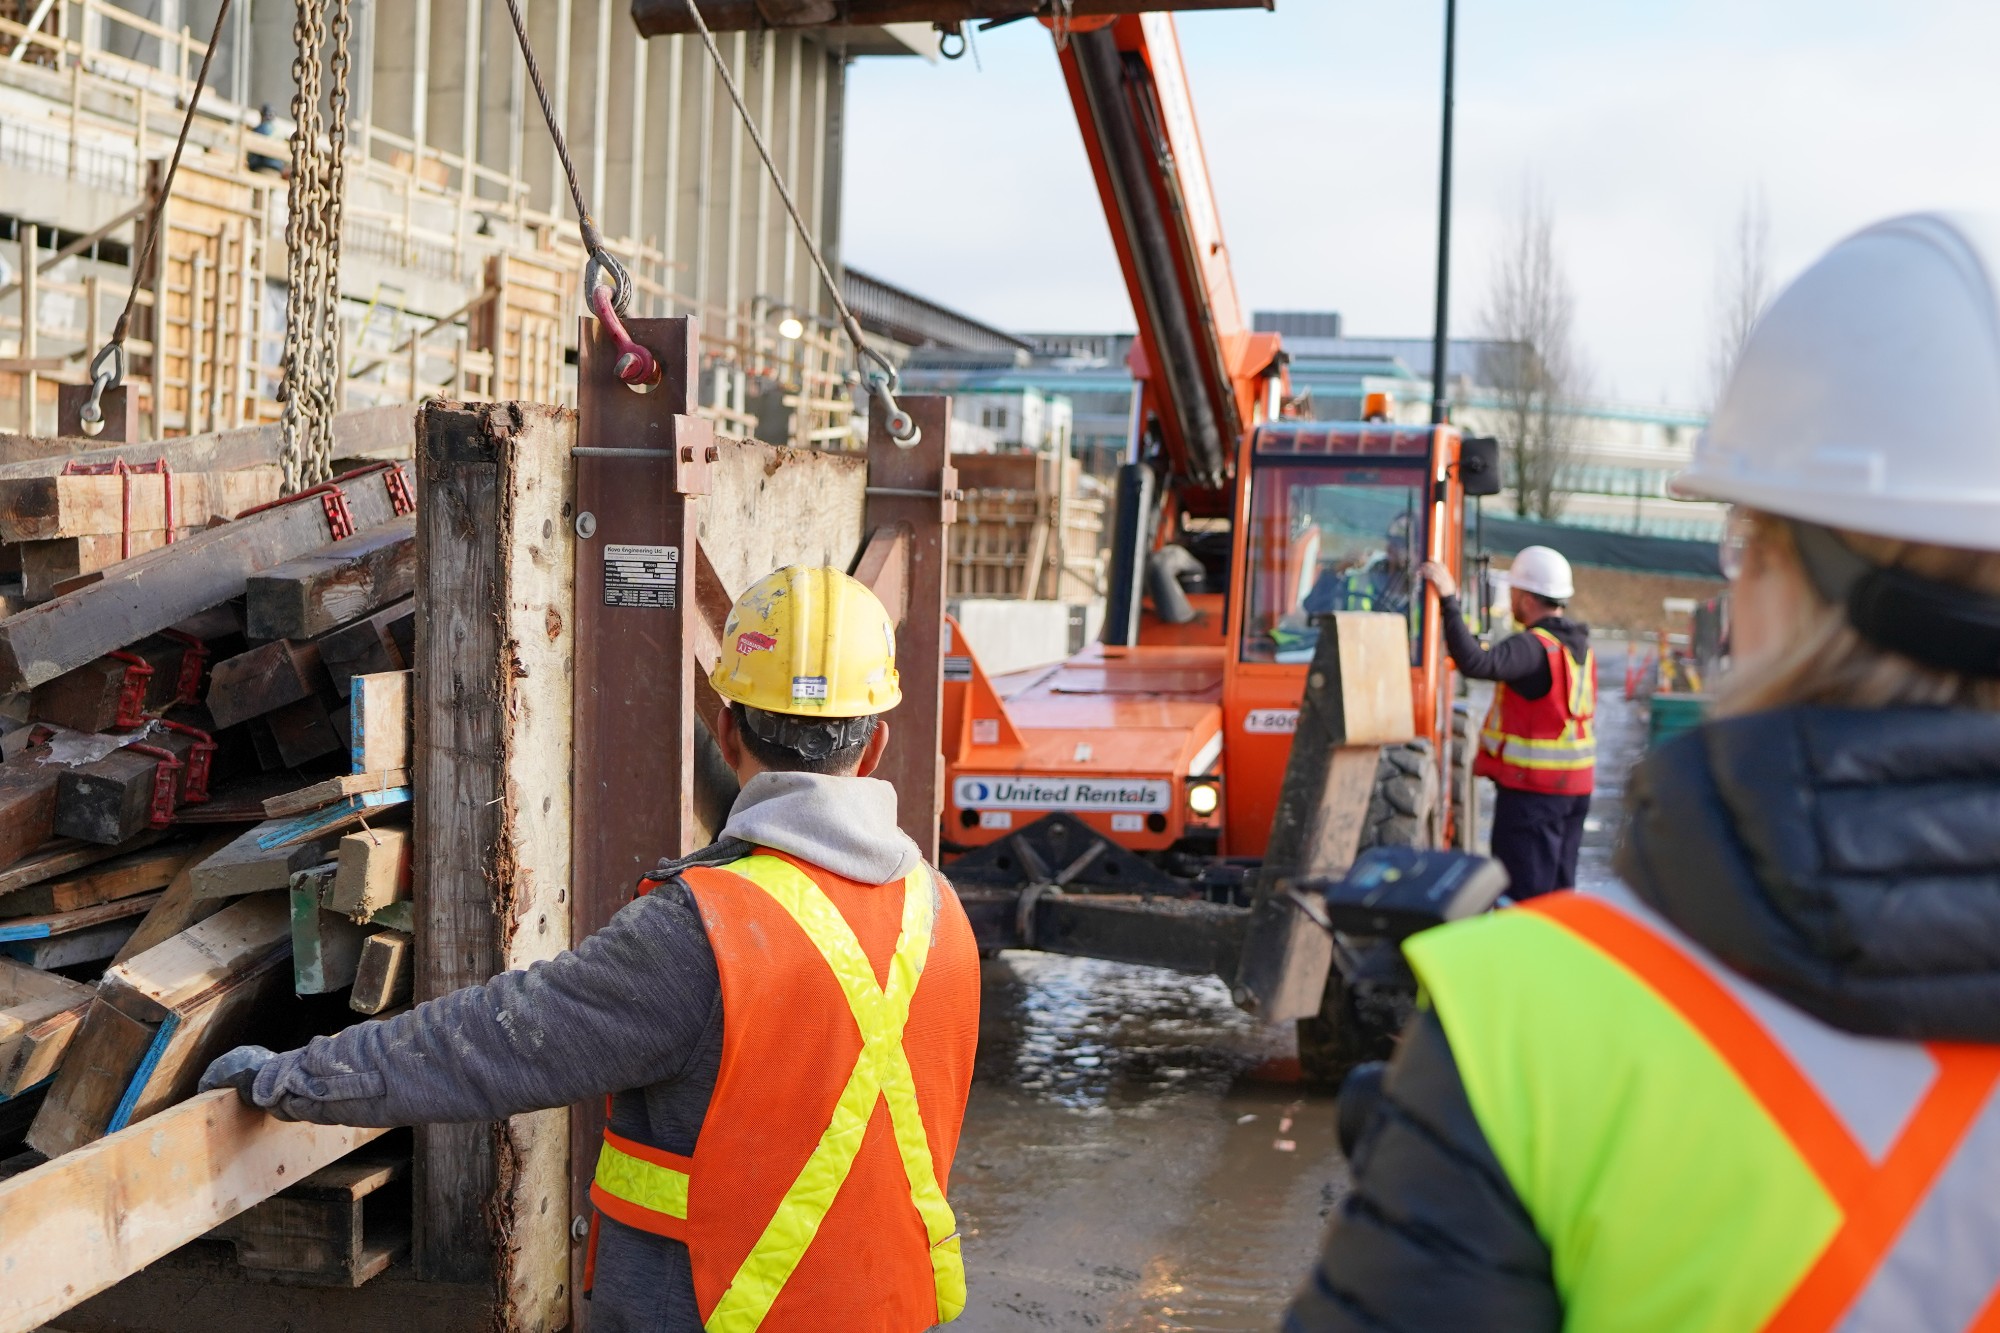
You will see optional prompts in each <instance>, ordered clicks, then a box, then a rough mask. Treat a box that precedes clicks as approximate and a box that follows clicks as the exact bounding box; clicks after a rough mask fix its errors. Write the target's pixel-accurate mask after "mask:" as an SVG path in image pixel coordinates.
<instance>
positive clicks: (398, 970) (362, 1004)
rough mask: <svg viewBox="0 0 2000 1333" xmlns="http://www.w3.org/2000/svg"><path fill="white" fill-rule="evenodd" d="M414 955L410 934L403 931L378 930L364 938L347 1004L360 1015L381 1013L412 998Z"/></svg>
mask: <svg viewBox="0 0 2000 1333" xmlns="http://www.w3.org/2000/svg"><path fill="white" fill-rule="evenodd" d="M414 954H415V950H414V949H413V948H412V947H411V945H410V937H409V936H408V935H406V934H405V933H403V932H402V931H400V930H378V931H376V932H375V933H374V934H372V935H370V936H369V937H368V938H367V939H365V940H363V941H362V942H361V958H360V961H359V962H357V963H356V964H355V968H354V986H353V988H352V989H351V990H349V991H348V996H347V1007H348V1008H350V1009H352V1010H354V1012H356V1013H358V1014H379V1013H381V1012H382V1011H383V1010H384V1009H391V1008H394V1007H395V1006H396V1005H399V1004H401V1003H403V1002H404V1001H405V1000H407V999H409V998H410V980H411V961H412V959H413V956H414Z"/></svg>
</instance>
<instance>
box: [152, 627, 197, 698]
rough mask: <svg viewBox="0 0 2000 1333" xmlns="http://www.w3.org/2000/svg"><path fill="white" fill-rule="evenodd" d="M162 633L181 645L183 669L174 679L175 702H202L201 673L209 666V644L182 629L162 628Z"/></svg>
mask: <svg viewBox="0 0 2000 1333" xmlns="http://www.w3.org/2000/svg"><path fill="white" fill-rule="evenodd" d="M160 633H161V635H162V636H163V637H165V638H169V639H172V640H173V641H174V642H175V643H178V644H180V645H181V670H180V675H179V676H178V677H177V678H176V679H175V681H174V702H175V703H177V704H198V703H200V702H201V673H202V672H203V671H205V670H206V669H207V668H208V645H207V644H205V643H203V642H202V641H201V640H200V639H197V638H196V637H195V636H194V635H192V634H188V633H185V632H184V631H181V630H177V629H169V630H161V631H160Z"/></svg>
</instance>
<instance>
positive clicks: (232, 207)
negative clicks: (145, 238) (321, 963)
mask: <svg viewBox="0 0 2000 1333" xmlns="http://www.w3.org/2000/svg"><path fill="white" fill-rule="evenodd" d="M150 170H151V176H150V180H149V184H148V189H149V190H150V191H151V192H152V193H153V194H154V196H155V197H157V195H158V193H159V190H160V186H161V182H162V179H163V177H164V174H165V164H164V163H162V162H158V161H155V162H153V163H152V164H150ZM270 209H271V187H270V186H269V185H266V184H263V183H261V182H259V181H256V180H252V179H249V178H247V177H244V176H241V175H237V174H235V173H231V172H227V171H221V170H217V169H215V168H213V167H209V166H206V165H204V164H202V163H200V162H199V161H191V160H187V161H183V162H182V163H181V167H180V170H179V172H178V173H176V175H175V177H174V188H173V194H172V197H171V198H170V199H169V201H168V203H167V208H166V211H165V215H164V217H163V218H162V221H161V224H160V225H161V231H160V236H159V244H158V247H157V249H156V250H155V252H154V255H153V265H152V272H151V273H150V274H148V275H147V278H146V281H147V286H148V288H149V289H150V291H151V292H152V297H153V304H152V313H151V316H150V321H151V328H150V329H149V336H150V337H151V338H152V341H153V344H154V351H153V354H152V356H151V357H150V361H151V366H150V368H149V371H148V373H147V374H146V375H145V378H147V379H149V380H150V381H151V384H152V389H153V409H154V418H155V430H154V433H155V434H156V435H166V434H169V433H171V434H193V433H196V432H200V431H212V430H220V429H226V428H228V427H232V426H243V425H254V424H256V423H257V422H259V421H262V420H266V419H271V418H273V417H275V415H276V410H277V405H276V404H275V403H270V402H267V401H265V400H264V399H263V398H262V397H261V395H260V394H259V392H258V388H259V386H258V359H259V349H260V347H261V346H262V341H263V337H264V333H265V329H264V319H265V306H264V284H265V276H266V265H267V260H268V254H269V246H268V240H269V238H268V235H267V232H268V227H269V218H270ZM135 378H137V377H135Z"/></svg>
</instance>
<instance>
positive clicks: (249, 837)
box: [193, 824, 340, 899]
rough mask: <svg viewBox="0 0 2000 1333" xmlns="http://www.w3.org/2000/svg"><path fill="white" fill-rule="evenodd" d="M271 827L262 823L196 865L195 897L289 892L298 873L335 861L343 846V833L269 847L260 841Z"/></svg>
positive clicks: (224, 896) (328, 834) (338, 832)
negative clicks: (341, 834)
mask: <svg viewBox="0 0 2000 1333" xmlns="http://www.w3.org/2000/svg"><path fill="white" fill-rule="evenodd" d="M268 828H269V826H268V825H263V824H260V825H258V826H257V827H256V828H253V829H250V830H248V831H246V832H244V833H241V834H239V835H238V836H237V837H236V838H235V839H234V840H232V841H231V842H230V843H229V844H228V845H227V846H225V847H223V848H222V849H221V850H220V851H218V852H216V853H214V854H213V855H212V856H209V857H207V858H206V859H204V860H202V861H200V862H197V863H196V865H195V867H194V870H193V875H194V896H195V897H196V898H197V899H200V898H235V897H240V896H241V895H243V894H246V893H260V892H262V891H264V890H266V889H289V888H290V887H291V886H292V876H293V875H294V874H295V873H297V872H298V871H301V870H304V869H306V868H307V867H308V866H316V865H318V864H319V863H320V862H322V861H329V860H332V859H333V855H334V852H335V851H336V850H337V849H338V848H339V846H340V831H334V832H331V833H326V834H324V835H322V836H319V837H315V838H310V839H308V840H306V841H304V842H295V843H291V844H289V845H287V846H284V847H266V846H263V845H262V844H261V843H260V842H259V839H260V838H261V837H262V835H263V834H264V833H265V832H267V831H268Z"/></svg>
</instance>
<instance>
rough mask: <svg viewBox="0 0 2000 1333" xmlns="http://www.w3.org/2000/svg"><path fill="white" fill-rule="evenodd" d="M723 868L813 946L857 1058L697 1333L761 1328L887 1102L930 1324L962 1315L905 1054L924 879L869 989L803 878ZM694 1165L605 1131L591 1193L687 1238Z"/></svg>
mask: <svg viewBox="0 0 2000 1333" xmlns="http://www.w3.org/2000/svg"><path fill="white" fill-rule="evenodd" d="M726 869H727V870H728V871H729V872H731V873H733V874H736V875H740V876H742V877H743V878H744V879H747V880H749V881H750V882H751V883H753V884H755V885H756V886H757V887H758V888H760V889H762V890H763V891H764V892H765V893H766V894H768V895H769V896H770V897H771V898H772V899H773V900H774V901H775V902H776V903H778V905H779V906H781V907H782V908H783V909H784V911H785V913H786V915H787V916H789V917H790V918H791V919H792V920H793V921H794V922H795V923H797V925H798V927H799V929H800V930H801V931H803V932H804V933H805V935H806V936H807V938H808V939H810V940H811V941H812V944H813V947H814V949H815V950H817V951H818V953H819V955H820V957H821V958H822V959H823V960H824V961H825V963H826V965H827V967H828V968H829V969H830V970H831V971H832V973H833V975H834V978H835V979H836V980H837V981H838V982H839V984H840V989H841V992H842V994H843V996H844V997H845V998H846V1001H847V1005H848V1009H849V1010H850V1012H851V1013H852V1015H853V1018H854V1022H855V1025H856V1027H857V1028H858V1029H859V1031H860V1033H861V1039H862V1049H861V1053H860V1056H859V1058H858V1059H856V1061H855V1064H854V1068H853V1071H852V1072H851V1073H850V1074H849V1075H848V1077H847V1082H846V1086H845V1088H844V1089H843V1091H842V1092H841V1094H840V1097H839V1100H838V1102H837V1103H836V1104H835V1106H834V1109H833V1114H832V1118H831V1120H830V1121H829V1122H828V1124H827V1126H826V1128H825V1130H824V1131H823V1132H822V1134H821V1135H820V1139H819V1142H818V1144H817V1146H816V1147H815V1148H814V1149H813V1151H812V1154H811V1156H810V1158H809V1159H808V1160H807V1162H806V1164H805V1167H804V1169H803V1170H801V1171H800V1172H799V1175H798V1177H797V1179H795V1180H794V1181H793V1182H792V1185H791V1187H790V1188H789V1189H788V1190H787V1191H786V1192H785V1196H784V1198H783V1200H782V1201H781V1202H780V1203H779V1205H778V1208H777V1211H776V1212H775V1213H774V1214H773V1215H772V1217H771V1219H770V1221H769V1223H768V1224H766V1226H765V1227H764V1230H763V1234H762V1235H761V1236H760V1237H759V1239H758V1240H757V1242H756V1244H755V1245H754V1246H753V1247H752V1249H751V1251H750V1253H749V1254H748V1255H747V1256H745V1258H744V1259H743V1261H742V1263H741V1264H740V1265H738V1267H737V1270H736V1273H735V1276H734V1278H733V1279H732V1280H731V1281H730V1282H729V1284H728V1287H727V1289H726V1290H725V1291H723V1293H722V1295H721V1298H720V1300H719V1301H718V1302H717V1303H716V1305H715V1306H714V1308H713V1309H712V1310H710V1311H709V1312H708V1314H707V1317H706V1318H705V1320H704V1321H703V1326H704V1327H705V1328H706V1329H708V1330H709V1333H750V1330H754V1329H756V1328H757V1327H759V1325H761V1324H762V1323H763V1321H764V1318H765V1316H766V1315H767V1314H768V1313H769V1312H770V1309H771V1306H772V1304H773V1303H774V1302H775V1301H776V1300H777V1299H778V1295H779V1293H780V1292H781V1291H783V1290H784V1287H785V1283H786V1281H787V1280H788V1279H789V1278H790V1277H791V1275H792V1273H793V1271H794V1270H795V1269H796V1268H797V1266H798V1264H799V1261H800V1260H801V1259H802V1258H803V1257H804V1255H805V1252H806V1250H807V1248H808V1247H809V1246H810V1245H812V1243H813V1240H814V1238H815V1236H816V1235H817V1233H818V1231H819V1228H820V1224H821V1222H822V1221H823V1220H824V1219H825V1217H826V1215H827V1212H828V1210H829V1209H830V1208H831V1207H832V1205H833V1201H834V1198H835V1196H836V1195H838V1194H839V1192H840V1188H841V1185H842V1183H843V1182H844V1181H845V1180H846V1179H847V1176H848V1173H849V1171H850V1170H851V1169H852V1167H853V1165H854V1161H855V1157H856V1155H857V1154H858V1153H859V1151H860V1149H861V1145H862V1141H863V1137H864V1135H865V1133H866V1131H867V1128H868V1122H869V1120H870V1119H871V1117H872V1116H873V1115H874V1112H875V1107H876V1104H877V1102H878V1101H882V1102H885V1103H886V1104H887V1108H888V1113H889V1121H890V1125H891V1128H892V1132H893V1136H894V1140H895V1145H896V1151H897V1154H898V1156H899V1157H900V1158H901V1160H902V1164H903V1170H904V1173H905V1175H906V1176H907V1177H908V1181H909V1195H910V1201H911V1203H912V1204H914V1205H915V1207H916V1210H917V1214H918V1216H919V1217H920V1218H921V1219H922V1220H923V1225H924V1231H925V1233H926V1236H927V1237H928V1240H929V1244H930V1259H931V1271H932V1278H933V1281H934V1283H935V1285H936V1289H937V1311H938V1320H939V1322H945V1321H948V1320H951V1319H955V1318H956V1317H957V1316H958V1315H959V1313H960V1312H962V1311H963V1310H964V1308H965V1268H964V1264H963V1261H962V1260H961V1258H960V1253H959V1241H958V1234H957V1232H958V1224H957V1222H956V1220H955V1219H954V1217H953V1215H952V1211H951V1206H950V1205H949V1204H948V1203H947V1202H946V1201H945V1197H944V1191H943V1189H941V1188H940V1187H939V1185H938V1179H937V1170H936V1166H935V1164H934V1163H933V1161H932V1160H931V1150H930V1144H929V1142H928V1140H927V1138H926V1135H925V1131H924V1123H923V1116H922V1114H921V1112H920V1110H919V1108H918V1104H917V1090H916V1080H915V1076H914V1074H913V1072H912V1070H911V1066H910V1060H909V1056H908V1054H907V1053H906V1052H905V1050H904V1048H903V1030H904V1026H905V1024H906V1023H907V1022H908V1020H909V1013H910V1002H911V1000H912V999H913V998H914V997H915V995H916V990H917V984H918V982H919V980H920V979H921V978H922V976H923V971H924V963H925V960H926V958H927V956H928V954H929V951H930V945H931V936H932V926H933V910H932V907H933V901H934V893H935V888H934V885H933V884H932V881H931V875H930V871H929V870H928V868H925V867H919V868H918V869H917V870H915V871H913V872H911V874H910V875H909V877H908V878H907V879H905V880H904V882H903V915H902V929H901V932H900V934H899V936H898V938H897V942H896V951H895V954H894V956H893V958H892V959H891V961H890V963H889V980H888V984H887V986H878V985H877V984H876V981H875V969H874V967H873V966H872V965H871V964H870V962H869V960H868V956H867V953H866V952H865V951H864V950H863V949H862V947H861V943H860V941H859V940H858V939H857V938H856V937H855V934H854V931H853V929H852V928H851V927H850V926H849V925H848V923H847V921H846V919H845V918H844V917H842V916H841V914H840V910H839V908H837V907H836V906H835V905H834V903H833V901H832V900H831V899H830V898H828V897H827V895H826V893H825V891H823V890H822V889H821V888H820V887H819V886H818V885H817V884H815V883H813V881H812V879H811V877H810V876H808V875H807V874H805V873H804V872H803V871H801V870H799V869H798V868H797V867H796V866H794V865H792V864H791V863H790V862H788V861H785V860H783V859H781V858H779V857H775V856H762V855H760V856H752V857H748V858H745V859H744V860H741V861H737V862H735V863H734V864H732V865H730V866H728V867H726ZM691 1167H692V1162H691V1159H688V1158H685V1157H678V1156H675V1155H674V1154H671V1153H665V1152H661V1151H659V1150H657V1149H652V1148H648V1147H645V1146H644V1145H641V1144H637V1143H634V1142H632V1141H631V1140H629V1139H625V1138H622V1137H621V1136H619V1135H616V1134H613V1133H610V1132H608V1131H607V1132H606V1134H605V1136H604V1146H603V1149H602V1151H601V1153H600V1155H599V1158H598V1165H597V1175H596V1180H595V1183H594V1184H593V1186H592V1189H591V1195H592V1198H593V1199H595V1200H596V1201H597V1203H598V1204H599V1206H600V1207H602V1208H603V1209H604V1211H605V1212H606V1213H607V1214H608V1215H610V1216H612V1217H615V1218H617V1219H618V1220H620V1221H622V1222H626V1223H627V1224H628V1225H633V1226H638V1227H641V1228H642V1229H645V1230H650V1231H655V1232H657V1233H659V1234H663V1235H670V1236H675V1237H677V1238H680V1239H689V1238H688V1237H687V1236H686V1234H685V1231H684V1228H683V1227H680V1226H677V1225H676V1223H677V1222H684V1220H685V1219H686V1218H687V1216H688V1199H689V1194H690V1191H691V1189H693V1188H698V1187H699V1186H698V1184H697V1183H696V1182H694V1181H693V1180H691ZM727 1187H728V1182H727V1181H717V1182H716V1184H715V1185H714V1186H713V1187H712V1188H724V1189H726V1188H727ZM690 1243H691V1244H692V1243H693V1242H692V1241H690Z"/></svg>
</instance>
